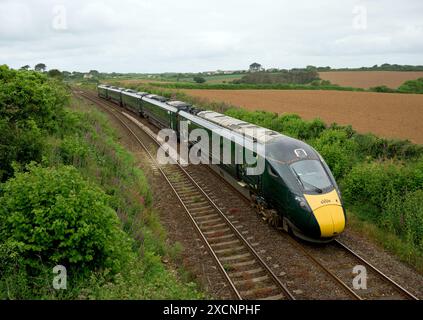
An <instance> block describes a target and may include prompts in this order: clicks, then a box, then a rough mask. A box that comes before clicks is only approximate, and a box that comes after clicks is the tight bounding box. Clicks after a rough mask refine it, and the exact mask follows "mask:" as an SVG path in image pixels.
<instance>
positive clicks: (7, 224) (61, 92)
mask: <svg viewBox="0 0 423 320" xmlns="http://www.w3.org/2000/svg"><path fill="white" fill-rule="evenodd" d="M90 108H91V109H90ZM0 114H1V121H0V131H1V132H0V148H1V152H0V157H1V159H0V160H1V161H0V170H1V181H2V184H0V297H1V298H2V299H167V298H171V299H179V298H181V299H190V298H201V297H203V294H202V293H200V292H199V291H198V289H197V288H196V286H195V284H193V283H191V282H189V281H188V279H184V278H183V276H182V275H181V276H179V274H180V273H175V272H173V271H172V270H169V269H168V268H167V267H166V266H165V265H164V264H163V263H162V259H163V258H164V257H165V256H166V257H168V258H170V259H168V260H170V261H174V260H175V259H178V256H179V254H178V250H180V246H169V245H167V244H165V237H166V234H165V231H164V229H163V228H162V226H161V225H160V222H159V220H158V216H157V214H156V213H155V212H154V210H153V209H152V206H151V205H152V196H151V193H150V190H149V187H148V184H147V181H146V179H145V177H144V175H143V173H142V171H141V170H140V169H138V168H137V166H136V163H135V160H134V158H133V156H132V155H131V154H130V153H128V151H126V150H125V149H124V148H123V147H122V146H121V145H119V144H118V143H117V135H116V133H115V131H114V130H113V129H112V128H111V127H110V124H109V123H108V121H107V118H106V117H105V116H104V115H103V114H102V113H101V112H99V111H96V110H95V109H93V108H92V107H89V105H88V104H86V103H85V102H84V101H82V100H78V99H76V98H73V97H72V98H71V97H70V95H69V91H68V90H67V88H66V87H65V86H64V85H63V83H62V82H61V81H58V80H54V79H51V78H48V77H47V76H46V75H43V74H41V73H39V72H33V71H24V70H21V71H15V70H10V69H8V68H7V67H6V66H0ZM178 248H179V249H178ZM56 265H63V266H65V267H66V269H67V289H66V290H55V289H54V288H53V286H52V282H53V277H54V276H56V274H54V273H53V268H54V267H55V266H56ZM181 274H182V273H181Z"/></svg>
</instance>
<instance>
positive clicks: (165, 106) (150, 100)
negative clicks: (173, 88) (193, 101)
mask: <svg viewBox="0 0 423 320" xmlns="http://www.w3.org/2000/svg"><path fill="white" fill-rule="evenodd" d="M151 96H155V95H151V94H149V95H146V96H143V97H142V98H141V99H142V100H143V101H146V102H148V103H151V104H154V105H155V106H158V107H160V108H162V109H165V110H166V111H171V112H178V108H175V107H172V106H170V105H168V104H167V103H165V102H162V101H160V100H157V99H154V98H152V97H151Z"/></svg>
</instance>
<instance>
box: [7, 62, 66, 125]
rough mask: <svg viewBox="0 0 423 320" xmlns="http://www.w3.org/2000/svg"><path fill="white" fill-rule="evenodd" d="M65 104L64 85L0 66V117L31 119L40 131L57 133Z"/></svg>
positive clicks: (43, 76) (41, 75)
mask: <svg viewBox="0 0 423 320" xmlns="http://www.w3.org/2000/svg"><path fill="white" fill-rule="evenodd" d="M67 102H68V95H67V93H66V90H65V88H64V86H63V85H62V84H61V83H60V82H58V81H56V80H53V79H49V78H48V77H47V76H46V75H44V74H42V73H40V72H35V71H24V70H19V71H16V70H11V69H9V68H8V67H7V66H4V65H3V66H0V117H1V118H4V119H8V120H9V121H10V122H16V121H18V120H28V119H33V120H34V121H35V123H36V124H37V126H38V127H39V128H41V129H48V130H57V129H58V123H57V121H56V120H57V119H59V118H60V116H61V114H62V112H63V107H64V106H65V105H66V103H67Z"/></svg>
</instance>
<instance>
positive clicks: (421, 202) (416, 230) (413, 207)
mask: <svg viewBox="0 0 423 320" xmlns="http://www.w3.org/2000/svg"><path fill="white" fill-rule="evenodd" d="M380 224H381V225H382V226H383V227H384V228H386V229H387V230H389V231H391V232H394V233H395V234H397V235H399V236H401V237H402V238H404V239H405V240H406V241H407V242H409V243H412V244H413V245H415V246H416V247H417V248H418V249H419V250H420V251H421V252H423V190H416V191H413V192H408V193H406V195H405V196H403V195H399V194H397V193H396V194H393V195H392V196H391V197H390V198H388V199H387V201H386V202H385V205H384V213H383V215H382V217H381V221H380Z"/></svg>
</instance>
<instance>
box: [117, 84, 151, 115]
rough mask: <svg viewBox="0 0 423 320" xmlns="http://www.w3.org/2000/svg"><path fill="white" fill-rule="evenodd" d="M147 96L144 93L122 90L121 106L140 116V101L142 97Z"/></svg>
mask: <svg viewBox="0 0 423 320" xmlns="http://www.w3.org/2000/svg"><path fill="white" fill-rule="evenodd" d="M145 95H147V93H145V92H137V91H135V90H131V89H128V90H124V91H122V106H123V107H125V108H127V109H128V110H131V111H133V112H135V113H136V114H139V115H141V112H142V106H141V105H142V100H141V98H142V97H143V96H145Z"/></svg>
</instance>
